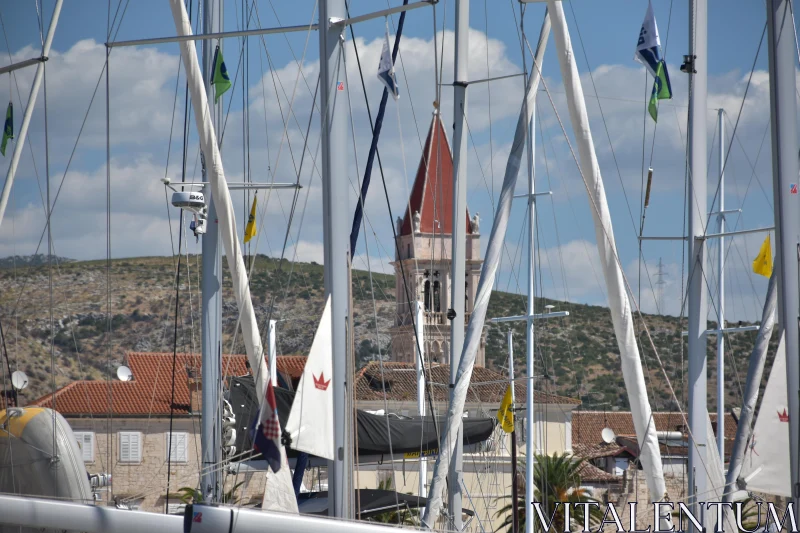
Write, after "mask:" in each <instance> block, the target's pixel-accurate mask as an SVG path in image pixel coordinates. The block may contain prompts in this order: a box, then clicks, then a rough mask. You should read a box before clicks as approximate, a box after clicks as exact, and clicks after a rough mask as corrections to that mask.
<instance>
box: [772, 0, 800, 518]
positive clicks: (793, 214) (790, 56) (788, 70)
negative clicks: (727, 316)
mask: <svg viewBox="0 0 800 533" xmlns="http://www.w3.org/2000/svg"><path fill="white" fill-rule="evenodd" d="M767 30H768V36H769V40H768V42H769V74H770V77H769V81H770V84H769V89H770V123H771V129H772V176H773V193H774V195H775V245H776V252H777V253H776V259H777V264H776V268H777V272H778V286H779V287H780V291H778V323H779V324H781V325H783V328H784V335H785V336H784V343H785V344H784V346H785V349H786V387H787V399H788V404H789V405H788V407H789V450H788V451H789V461H790V465H791V487H792V494H793V501H794V512H795V515H796V516H797V514H798V513H799V512H800V501H799V500H800V443H799V442H798V438H800V397H798V392H799V391H800V381H799V380H800V360H799V359H798V356H799V355H800V339H798V310H799V309H800V294H798V278H797V276H798V259H800V257H798V256H799V255H800V205H798V203H800V202H798V199H800V195H799V194H798V191H797V187H798V185H797V182H798V161H797V146H798V144H797V124H796V123H795V119H794V117H795V116H797V115H796V113H797V102H796V101H795V91H796V90H797V82H796V80H795V64H796V62H797V56H796V55H795V54H796V49H795V42H794V17H793V16H792V5H791V3H790V2H789V1H788V0H767Z"/></svg>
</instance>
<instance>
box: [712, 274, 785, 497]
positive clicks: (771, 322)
mask: <svg viewBox="0 0 800 533" xmlns="http://www.w3.org/2000/svg"><path fill="white" fill-rule="evenodd" d="M777 306H778V275H777V274H776V273H775V271H773V272H772V275H771V276H770V278H769V286H768V287H767V299H766V301H765V302H764V310H763V311H762V313H761V327H760V328H759V330H758V336H756V342H755V344H753V351H752V353H751V354H750V364H749V366H748V368H747V382H746V383H745V387H744V401H743V402H742V412H741V414H740V415H739V423H738V425H737V427H736V440H735V441H734V442H733V451H732V452H731V460H730V463H729V465H728V475H727V478H726V479H725V494H724V497H725V500H724V501H726V502H729V501H732V500H731V497H732V496H733V493H734V491H735V490H736V480H737V479H738V478H739V474H740V473H741V471H742V462H743V460H744V456H745V452H746V450H747V445H748V443H749V442H750V437H751V436H752V434H753V415H755V412H756V403H757V402H758V388H759V387H760V386H761V377H762V375H763V374H764V365H765V363H766V362H767V349H768V348H769V341H770V339H771V338H772V330H773V329H774V327H775V322H776V317H777V311H776V309H777ZM709 442H711V441H709Z"/></svg>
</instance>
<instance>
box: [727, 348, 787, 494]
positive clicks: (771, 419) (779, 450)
mask: <svg viewBox="0 0 800 533" xmlns="http://www.w3.org/2000/svg"><path fill="white" fill-rule="evenodd" d="M783 341H784V338H783V335H781V339H780V342H779V343H778V350H777V351H776V352H775V361H774V362H773V363H772V370H770V372H769V379H768V380H767V388H766V389H764V398H763V399H762V400H761V406H760V407H759V409H758V417H756V425H755V426H754V427H753V435H752V436H751V437H750V441H749V442H748V443H747V449H746V450H745V452H744V461H743V462H742V463H743V464H742V470H741V473H740V474H739V477H738V483H739V487H740V488H742V489H744V490H747V491H751V492H752V491H755V492H764V493H766V494H772V495H775V496H786V497H789V498H790V497H791V496H792V491H791V484H792V482H791V478H790V474H791V468H789V454H788V453H787V450H788V449H789V402H787V401H786V400H787V392H786V348H785V347H784V344H783Z"/></svg>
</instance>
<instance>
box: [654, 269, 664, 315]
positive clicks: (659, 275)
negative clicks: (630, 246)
mask: <svg viewBox="0 0 800 533" xmlns="http://www.w3.org/2000/svg"><path fill="white" fill-rule="evenodd" d="M665 277H667V273H666V272H665V271H664V262H663V261H662V260H661V258H660V257H659V258H658V270H657V271H656V283H655V285H656V287H658V297H657V298H658V299H657V300H656V303H657V305H658V312H659V314H662V315H663V314H664V287H665V286H666V284H667V282H666V281H664V278H665Z"/></svg>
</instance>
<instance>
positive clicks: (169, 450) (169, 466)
mask: <svg viewBox="0 0 800 533" xmlns="http://www.w3.org/2000/svg"><path fill="white" fill-rule="evenodd" d="M179 217H180V218H179V222H178V265H177V268H176V269H175V329H174V334H173V337H172V385H171V387H170V402H169V434H168V437H167V491H166V499H165V503H164V514H169V482H170V476H171V474H172V428H173V421H174V418H175V366H176V364H177V360H178V316H179V313H180V290H181V257H182V255H181V250H182V249H183V233H182V231H181V230H182V229H183V209H181V210H180V215H179ZM206 386H208V384H206ZM151 411H152V409H151ZM201 490H203V487H201Z"/></svg>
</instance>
